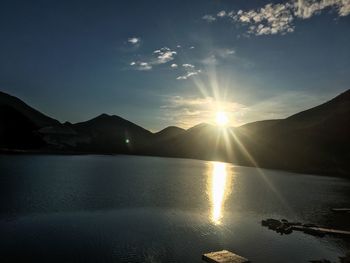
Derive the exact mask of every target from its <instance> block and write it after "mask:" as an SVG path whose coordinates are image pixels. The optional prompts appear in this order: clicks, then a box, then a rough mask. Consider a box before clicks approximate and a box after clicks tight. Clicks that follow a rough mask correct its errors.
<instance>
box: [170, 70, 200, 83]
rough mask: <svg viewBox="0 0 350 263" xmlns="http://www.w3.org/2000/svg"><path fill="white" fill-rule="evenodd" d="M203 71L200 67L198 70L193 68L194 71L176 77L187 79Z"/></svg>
mask: <svg viewBox="0 0 350 263" xmlns="http://www.w3.org/2000/svg"><path fill="white" fill-rule="evenodd" d="M201 72H202V71H201V70H200V69H198V70H192V71H188V72H186V73H185V74H184V75H181V76H178V77H177V78H176V79H177V80H186V79H188V78H190V77H192V76H196V75H198V74H199V73H201Z"/></svg>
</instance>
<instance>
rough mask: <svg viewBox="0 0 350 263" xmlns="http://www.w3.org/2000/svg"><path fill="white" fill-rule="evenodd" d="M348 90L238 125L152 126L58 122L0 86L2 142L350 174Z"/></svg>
mask: <svg viewBox="0 0 350 263" xmlns="http://www.w3.org/2000/svg"><path fill="white" fill-rule="evenodd" d="M349 134H350V90H348V91H346V92H344V93H342V94H340V95H339V96H337V97H335V98H334V99H332V100H330V101H328V102H326V103H324V104H322V105H319V106H317V107H314V108H311V109H309V110H306V111H303V112H300V113H297V114H295V115H292V116H290V117H288V118H285V119H279V120H265V121H257V122H253V123H248V124H245V125H243V126H240V127H237V128H219V127H216V126H213V125H210V124H205V123H202V124H199V125H196V126H194V127H192V128H190V129H188V130H184V129H181V128H178V127H175V126H170V127H167V128H165V129H163V130H161V131H159V132H157V133H152V132H150V131H148V130H146V129H144V128H142V127H140V126H138V125H136V124H134V123H132V122H130V121H128V120H125V119H123V118H121V117H118V116H115V115H113V116H110V115H107V114H102V115H100V116H98V117H96V118H93V119H91V120H88V121H85V122H80V123H75V124H71V123H68V122H67V123H64V124H61V123H59V122H58V121H57V120H55V119H52V118H50V117H48V116H46V115H44V114H42V113H40V112H38V111H37V110H35V109H33V108H31V107H30V106H28V105H26V104H25V103H24V102H22V101H21V100H19V99H17V98H15V97H12V96H10V95H8V94H5V93H1V92H0V149H3V150H4V149H10V150H11V149H12V150H16V149H26V150H36V151H42V152H60V153H62V152H63V153H64V152H67V153H84V152H85V153H123V154H143V155H156V156H169V157H182V158H196V159H204V160H221V161H227V162H232V163H236V164H240V165H247V166H258V167H265V168H274V169H283V170H292V171H296V172H306V173H316V174H329V175H347V176H349V175H350V150H349V149H350V136H349Z"/></svg>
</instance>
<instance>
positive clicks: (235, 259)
mask: <svg viewBox="0 0 350 263" xmlns="http://www.w3.org/2000/svg"><path fill="white" fill-rule="evenodd" d="M202 259H203V260H204V261H206V262H209V263H247V262H249V261H248V259H246V258H244V257H241V256H238V255H236V254H235V253H232V252H230V251H227V250H222V251H216V252H210V253H206V254H203V255H202Z"/></svg>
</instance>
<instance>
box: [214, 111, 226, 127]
mask: <svg viewBox="0 0 350 263" xmlns="http://www.w3.org/2000/svg"><path fill="white" fill-rule="evenodd" d="M215 121H216V124H217V125H219V126H225V125H227V124H228V117H227V114H226V113H225V112H223V111H218V112H217V113H216V118H215Z"/></svg>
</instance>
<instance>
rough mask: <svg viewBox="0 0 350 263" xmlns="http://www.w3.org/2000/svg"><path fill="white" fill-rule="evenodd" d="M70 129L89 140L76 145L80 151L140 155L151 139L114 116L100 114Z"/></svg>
mask: <svg viewBox="0 0 350 263" xmlns="http://www.w3.org/2000/svg"><path fill="white" fill-rule="evenodd" d="M71 127H72V128H73V129H74V130H75V131H76V132H77V133H78V134H80V135H81V136H85V137H88V138H89V141H88V142H86V143H80V144H79V145H78V148H79V150H80V151H89V152H105V153H135V152H140V153H141V152H142V151H143V149H144V148H145V147H146V146H148V145H149V143H150V140H151V139H152V138H153V134H152V133H151V132H150V131H148V130H146V129H144V128H142V127H140V126H138V125H136V124H134V123H132V122H130V121H128V120H125V119H123V118H121V117H118V116H115V115H113V116H110V115H107V114H101V115H100V116H98V117H96V118H94V119H91V120H89V121H86V122H80V123H76V124H73V125H72V126H71Z"/></svg>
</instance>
